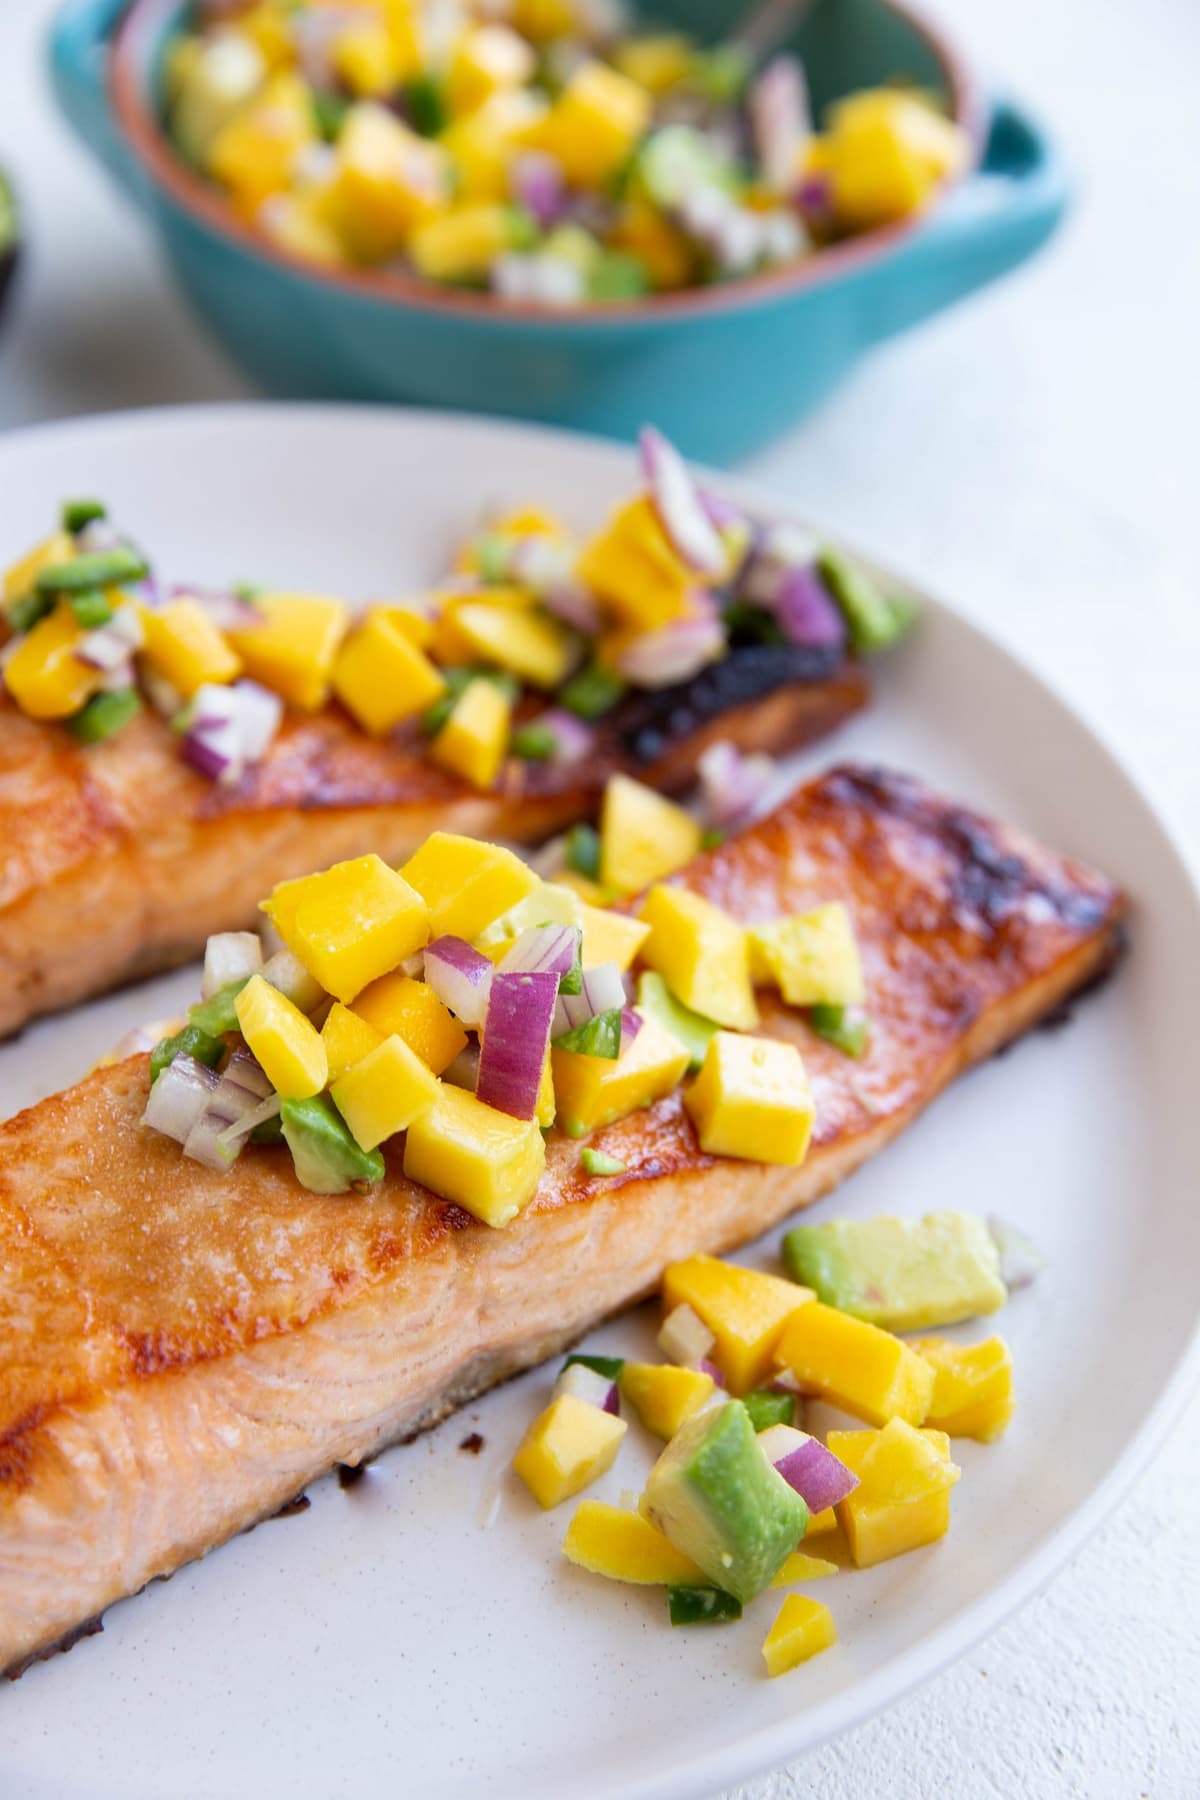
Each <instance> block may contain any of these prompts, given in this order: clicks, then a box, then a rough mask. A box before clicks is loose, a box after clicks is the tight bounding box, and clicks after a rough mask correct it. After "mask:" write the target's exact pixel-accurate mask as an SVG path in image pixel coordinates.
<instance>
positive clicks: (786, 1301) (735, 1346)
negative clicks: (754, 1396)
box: [662, 1256, 813, 1394]
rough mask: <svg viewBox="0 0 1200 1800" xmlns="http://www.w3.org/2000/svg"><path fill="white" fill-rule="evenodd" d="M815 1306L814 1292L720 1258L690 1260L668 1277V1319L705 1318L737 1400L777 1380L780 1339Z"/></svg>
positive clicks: (677, 1265) (716, 1356) (671, 1270)
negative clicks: (678, 1312)
mask: <svg viewBox="0 0 1200 1800" xmlns="http://www.w3.org/2000/svg"><path fill="white" fill-rule="evenodd" d="M812 1300H813V1293H812V1289H811V1288H806V1287H798V1286H797V1285H796V1283H795V1282H794V1281H784V1280H783V1279H782V1278H781V1277H780V1276H778V1275H764V1274H763V1273H762V1272H761V1271H760V1270H758V1269H743V1268H742V1267H741V1265H740V1264H739V1263H727V1262H721V1261H720V1260H719V1259H718V1258H717V1257H715V1256H689V1257H687V1258H686V1259H685V1260H684V1261H683V1262H677V1263H671V1264H670V1265H669V1266H668V1268H667V1269H666V1271H665V1273H664V1275H663V1287H662V1303H663V1316H664V1318H665V1317H666V1316H667V1314H668V1313H671V1312H673V1311H674V1309H675V1308H676V1307H677V1306H690V1307H691V1309H692V1311H693V1312H695V1313H698V1314H699V1315H700V1317H701V1319H703V1321H704V1323H705V1324H706V1325H707V1326H708V1329H709V1330H710V1331H711V1332H712V1334H713V1336H714V1337H715V1338H716V1340H717V1343H716V1349H715V1350H714V1352H713V1361H714V1362H715V1363H716V1364H717V1366H718V1367H719V1368H720V1370H721V1372H722V1374H723V1375H724V1376H725V1379H726V1381H727V1382H728V1384H729V1391H730V1393H731V1394H748V1393H749V1392H750V1391H751V1389H752V1388H756V1387H762V1386H764V1385H765V1384H766V1382H767V1381H769V1380H770V1379H771V1377H772V1375H773V1374H774V1357H775V1351H776V1346H777V1345H778V1343H779V1339H780V1334H781V1333H782V1332H783V1330H784V1327H785V1326H786V1324H787V1322H788V1320H789V1319H791V1318H793V1317H794V1316H795V1314H796V1313H797V1312H798V1311H799V1309H800V1308H801V1307H807V1306H809V1305H811V1303H812Z"/></svg>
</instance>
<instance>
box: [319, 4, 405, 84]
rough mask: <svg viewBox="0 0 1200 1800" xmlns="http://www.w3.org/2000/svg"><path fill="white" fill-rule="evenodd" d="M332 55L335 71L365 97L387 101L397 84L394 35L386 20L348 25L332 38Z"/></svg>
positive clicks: (330, 52)
mask: <svg viewBox="0 0 1200 1800" xmlns="http://www.w3.org/2000/svg"><path fill="white" fill-rule="evenodd" d="M328 54H329V62H330V65H331V67H332V69H333V72H334V74H335V75H336V76H337V77H338V79H339V80H340V81H341V82H342V83H343V84H344V85H345V86H346V87H348V88H349V90H350V92H351V93H352V94H355V95H357V96H358V97H359V98H361V99H364V100H384V99H386V98H387V96H388V95H389V94H390V93H391V92H392V90H393V88H395V86H396V85H397V82H398V79H399V76H398V74H397V69H396V59H395V57H394V55H393V54H392V40H391V34H390V33H389V31H388V29H387V26H386V25H385V24H384V22H383V20H382V19H363V20H361V21H359V22H356V23H355V24H353V25H347V26H346V27H345V28H344V29H343V30H342V31H339V32H338V33H337V35H336V36H335V37H334V38H333V39H332V40H331V42H330V45H329V52H328Z"/></svg>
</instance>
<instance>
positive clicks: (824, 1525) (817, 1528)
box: [804, 1506, 838, 1539]
mask: <svg viewBox="0 0 1200 1800" xmlns="http://www.w3.org/2000/svg"><path fill="white" fill-rule="evenodd" d="M837 1525H838V1518H837V1513H836V1512H835V1511H834V1509H833V1507H832V1506H826V1507H825V1508H824V1509H823V1510H822V1511H821V1512H819V1513H813V1514H812V1516H811V1517H810V1519H809V1521H808V1526H807V1529H806V1530H805V1533H804V1536H805V1538H806V1539H807V1538H813V1537H825V1536H826V1535H827V1534H828V1533H829V1532H831V1531H836V1530H837Z"/></svg>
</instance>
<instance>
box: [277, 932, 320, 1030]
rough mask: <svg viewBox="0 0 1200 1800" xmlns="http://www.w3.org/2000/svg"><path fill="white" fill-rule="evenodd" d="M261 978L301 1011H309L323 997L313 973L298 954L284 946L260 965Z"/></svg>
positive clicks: (316, 1005)
mask: <svg viewBox="0 0 1200 1800" xmlns="http://www.w3.org/2000/svg"><path fill="white" fill-rule="evenodd" d="M262 977H263V980H264V981H266V982H268V983H269V984H270V986H271V987H273V988H276V989H277V990H278V991H279V993H281V994H282V995H283V996H284V998H285V999H287V1000H290V1001H291V1003H292V1005H293V1006H296V1007H299V1009H300V1011H301V1012H302V1013H310V1012H312V1011H314V1009H315V1008H316V1007H318V1006H319V1005H320V1003H321V1001H322V1000H323V999H324V998H325V990H324V988H323V987H322V986H321V984H320V982H319V981H318V980H317V978H316V976H315V975H310V974H309V972H308V970H307V969H306V968H305V966H304V964H303V963H302V962H301V961H300V958H299V957H298V956H293V955H292V952H291V951H290V950H289V949H288V948H287V947H286V946H285V947H284V948H283V949H282V950H275V951H273V952H272V954H271V955H270V956H268V958H267V960H266V962H265V963H264V964H263V966H262Z"/></svg>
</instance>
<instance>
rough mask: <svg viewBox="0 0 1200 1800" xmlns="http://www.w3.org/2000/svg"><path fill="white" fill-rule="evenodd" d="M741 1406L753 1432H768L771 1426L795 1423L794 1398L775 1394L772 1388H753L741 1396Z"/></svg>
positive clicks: (791, 1395)
mask: <svg viewBox="0 0 1200 1800" xmlns="http://www.w3.org/2000/svg"><path fill="white" fill-rule="evenodd" d="M742 1405H743V1406H744V1407H745V1409H746V1411H747V1412H748V1413H749V1414H750V1423H751V1424H752V1425H753V1427H754V1429H755V1431H768V1430H769V1429H770V1427H771V1426H772V1425H794V1424H795V1423H796V1396H795V1394H784V1393H780V1392H777V1391H776V1390H775V1389H774V1388H755V1389H754V1390H753V1391H752V1392H751V1393H749V1394H745V1395H743V1396H742Z"/></svg>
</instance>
